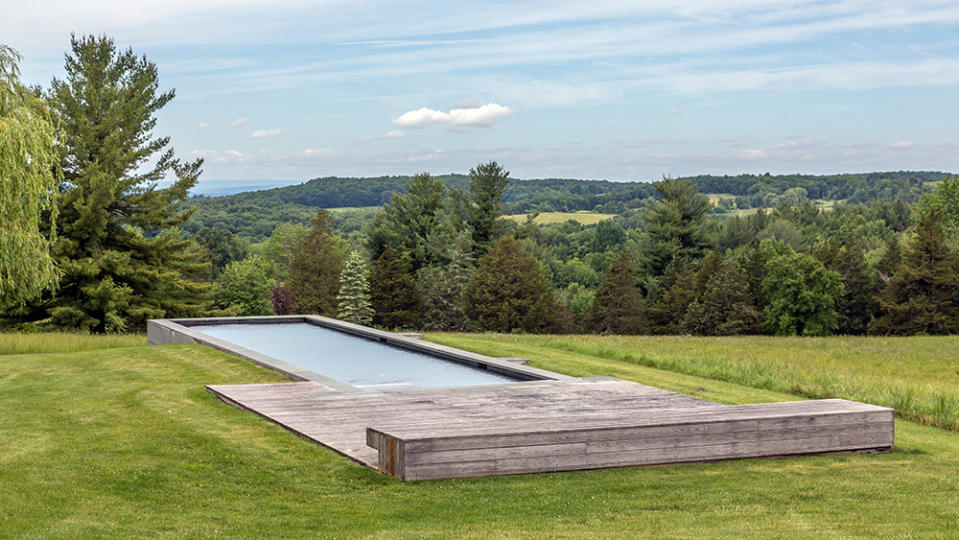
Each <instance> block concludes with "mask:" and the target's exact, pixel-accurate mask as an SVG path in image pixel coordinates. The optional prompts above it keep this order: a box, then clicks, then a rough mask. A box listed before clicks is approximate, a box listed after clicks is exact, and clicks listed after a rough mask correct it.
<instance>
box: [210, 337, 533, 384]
mask: <svg viewBox="0 0 959 540" xmlns="http://www.w3.org/2000/svg"><path fill="white" fill-rule="evenodd" d="M192 328H193V329H194V330H197V331H200V332H202V333H204V334H207V335H209V336H212V337H214V338H217V339H221V340H224V341H229V342H230V343H235V344H237V345H239V346H241V347H244V348H246V349H249V350H251V351H255V352H258V353H260V354H265V355H267V356H270V357H272V358H276V359H277V360H281V361H283V362H286V363H288V364H292V365H294V366H297V367H299V368H302V369H306V370H309V371H314V372H316V373H320V374H322V375H324V376H326V377H330V378H331V379H335V380H337V381H340V382H344V383H346V384H349V385H351V386H355V387H356V388H360V389H369V390H377V389H386V388H430V387H436V386H473V385H479V384H497V383H505V382H514V381H516V380H517V379H516V378H513V377H507V376H505V375H500V374H498V373H493V372H491V371H487V370H482V369H477V368H474V367H470V366H467V365H464V364H458V363H454V362H449V361H447V360H441V359H439V358H434V357H432V356H427V355H425V354H422V353H417V352H414V351H410V350H406V349H401V348H399V347H392V346H390V345H385V344H383V343H379V342H376V341H373V340H371V339H365V338H362V337H358V336H354V335H350V334H347V333H344V332H340V331H337V330H331V329H328V328H323V327H322V326H317V325H315V324H310V323H307V322H291V323H280V324H216V325H196V326H193V327H192Z"/></svg>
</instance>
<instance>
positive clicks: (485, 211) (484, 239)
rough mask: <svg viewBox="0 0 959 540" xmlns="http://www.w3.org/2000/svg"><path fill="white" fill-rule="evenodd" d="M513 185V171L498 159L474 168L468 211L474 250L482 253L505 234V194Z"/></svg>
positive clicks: (478, 253)
mask: <svg viewBox="0 0 959 540" xmlns="http://www.w3.org/2000/svg"><path fill="white" fill-rule="evenodd" d="M507 186H509V171H506V170H504V169H503V168H502V167H500V166H499V164H497V163H496V162H495V161H490V162H489V163H484V164H481V165H477V166H476V167H475V168H473V169H470V183H469V195H470V202H471V205H470V207H469V212H468V214H467V215H468V220H469V226H470V229H471V230H472V232H473V254H474V255H475V256H476V257H481V256H482V255H483V254H484V253H486V251H487V250H488V249H489V247H490V245H491V244H492V243H493V242H495V241H496V239H497V237H498V236H499V235H500V234H502V229H503V227H502V224H501V223H500V217H501V216H502V214H503V194H504V193H506V188H507Z"/></svg>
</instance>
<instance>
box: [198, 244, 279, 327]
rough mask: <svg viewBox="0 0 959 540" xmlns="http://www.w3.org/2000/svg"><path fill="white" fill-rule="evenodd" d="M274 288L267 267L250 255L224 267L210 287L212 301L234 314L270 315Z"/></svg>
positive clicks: (264, 263)
mask: <svg viewBox="0 0 959 540" xmlns="http://www.w3.org/2000/svg"><path fill="white" fill-rule="evenodd" d="M274 287H276V281H274V280H273V278H271V277H270V276H269V265H268V264H267V263H266V262H265V261H263V259H261V258H260V257H258V256H256V255H254V256H252V257H249V258H247V259H244V260H242V261H234V262H231V263H230V264H228V265H227V266H226V268H225V269H224V270H223V272H222V273H221V274H220V277H219V278H217V280H216V284H215V285H214V286H213V301H214V303H215V305H216V306H217V307H220V308H225V309H228V310H230V311H232V312H235V313H236V314H237V315H272V314H273V304H272V302H270V293H271V292H272V291H273V288H274Z"/></svg>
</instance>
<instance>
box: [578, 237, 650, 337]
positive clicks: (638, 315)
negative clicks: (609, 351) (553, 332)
mask: <svg viewBox="0 0 959 540" xmlns="http://www.w3.org/2000/svg"><path fill="white" fill-rule="evenodd" d="M644 307H645V306H644V304H643V294H642V292H641V291H640V290H639V287H638V286H637V285H636V265H635V263H634V262H633V259H632V257H631V256H630V254H629V252H628V251H626V250H623V251H620V252H619V253H617V254H616V258H615V259H613V263H612V264H611V265H610V266H609V270H607V272H606V279H604V280H603V282H602V283H601V284H600V285H599V288H598V289H597V290H596V296H595V297H594V298H593V303H592V305H591V306H590V308H589V311H588V312H587V314H586V319H585V320H584V325H585V326H586V328H587V329H589V330H591V331H593V332H598V333H601V334H631V335H634V334H642V333H644V332H645V324H644V315H645V313H644Z"/></svg>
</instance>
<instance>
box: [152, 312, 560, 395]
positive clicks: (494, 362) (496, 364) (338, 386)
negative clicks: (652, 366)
mask: <svg viewBox="0 0 959 540" xmlns="http://www.w3.org/2000/svg"><path fill="white" fill-rule="evenodd" d="M297 322H305V323H308V324H313V325H316V326H320V327H323V328H329V329H332V330H337V331H340V332H344V333H347V334H351V335H354V336H357V337H360V338H364V339H369V340H372V341H378V342H380V343H384V344H386V345H389V346H393V347H397V348H400V349H406V350H409V351H413V352H418V353H421V354H426V355H429V356H433V357H438V358H441V359H443V360H447V361H452V362H456V363H459V364H465V365H468V366H471V367H473V368H478V369H483V370H486V371H490V372H492V373H496V374H499V375H506V376H510V377H515V378H517V379H519V381H517V382H523V381H565V380H576V377H570V376H569V375H563V374H562V373H555V372H553V371H548V370H545V369H539V368H535V367H531V366H528V365H523V364H517V363H515V362H511V361H509V360H505V359H499V358H493V357H491V356H486V355H482V354H477V353H473V352H469V351H464V350H461V349H456V348H453V347H447V346H445V345H439V344H436V343H430V342H428V341H422V340H419V339H417V338H412V337H407V336H403V335H400V334H396V333H393V332H386V331H384V330H378V329H376V328H370V327H368V326H363V325H359V324H353V323H349V322H346V321H340V320H337V319H332V318H329V317H323V316H320V315H269V316H260V317H203V318H185V319H150V320H148V321H147V343H148V344H149V345H170V344H183V343H198V344H201V345H207V346H210V347H213V348H215V349H218V350H221V351H224V352H227V353H230V354H233V355H235V356H239V357H240V358H244V359H246V360H249V361H251V362H253V363H255V364H258V365H260V366H263V367H267V368H270V369H273V370H276V371H279V372H281V373H283V374H285V375H287V376H288V377H290V378H292V379H294V380H302V381H313V382H316V383H319V384H322V385H323V386H327V387H329V388H330V389H331V390H334V391H337V392H344V393H356V392H362V393H365V394H368V393H373V392H417V391H421V390H423V389H421V388H393V389H378V390H369V389H362V388H358V387H356V386H353V385H350V384H347V383H344V382H342V381H338V380H335V379H331V378H330V377H327V376H325V375H322V374H320V373H316V372H314V371H310V370H307V369H302V368H300V367H297V366H295V365H292V364H289V363H287V362H284V361H282V360H278V359H276V358H273V357H272V356H268V355H265V354H262V353H259V352H256V351H253V350H250V349H247V348H245V347H241V346H239V345H237V344H235V343H232V342H229V341H226V340H222V339H218V338H215V337H212V336H210V335H207V334H204V333H203V332H201V331H199V330H195V329H193V328H192V327H194V326H210V325H217V324H284V323H297ZM502 384H513V383H502ZM491 386H495V385H491ZM444 388H446V389H450V390H453V389H455V388H470V387H469V386H463V387H444Z"/></svg>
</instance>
